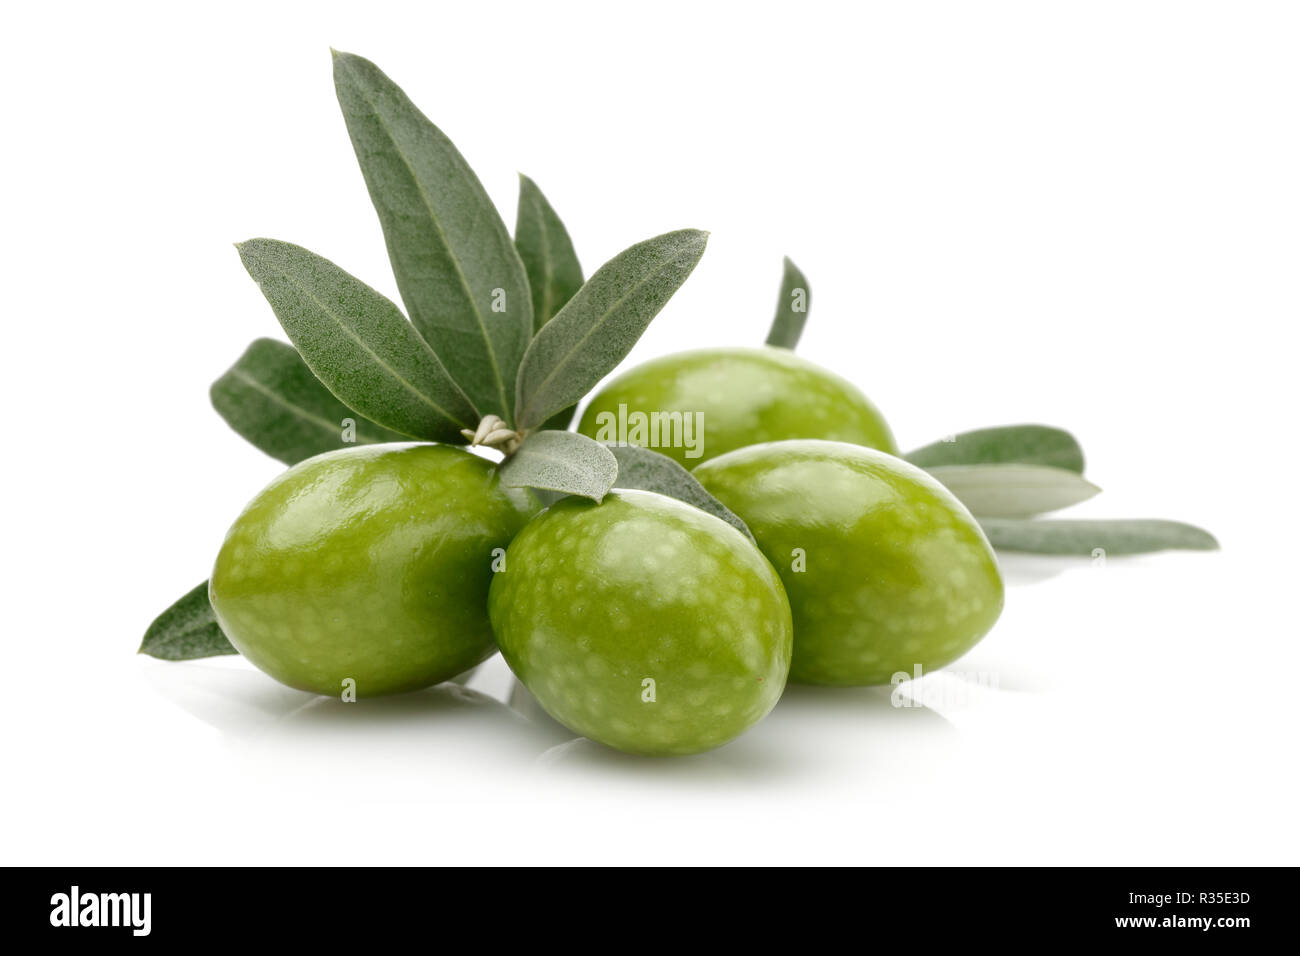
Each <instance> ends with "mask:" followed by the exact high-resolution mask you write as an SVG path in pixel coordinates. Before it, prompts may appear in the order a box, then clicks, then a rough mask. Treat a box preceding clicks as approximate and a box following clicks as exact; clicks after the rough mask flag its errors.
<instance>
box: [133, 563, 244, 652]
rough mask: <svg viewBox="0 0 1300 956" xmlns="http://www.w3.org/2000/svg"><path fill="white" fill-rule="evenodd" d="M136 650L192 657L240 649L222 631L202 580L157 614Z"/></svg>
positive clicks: (206, 583) (205, 583)
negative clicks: (138, 648)
mask: <svg viewBox="0 0 1300 956" xmlns="http://www.w3.org/2000/svg"><path fill="white" fill-rule="evenodd" d="M139 653H141V654H148V655H149V656H150V657H157V658H159V659H160V660H164V661H192V660H194V659H196V658H199V657H216V656H217V655H219V654H238V653H239V651H237V650H235V648H234V647H233V646H231V643H230V641H228V640H227V639H226V635H225V634H223V633H222V632H221V625H219V624H218V623H217V615H216V614H215V612H213V610H212V604H211V603H210V602H209V601H208V582H207V581H204V582H203V583H202V584H200V585H199V586H198V587H196V588H195V589H194V590H192V591H190V592H188V593H187V594H186V595H185V596H184V597H182V598H181V599H180V600H178V601H177V602H176V603H175V604H173V605H172V606H171V607H169V608H168V609H167V610H165V611H163V612H162V613H161V614H159V615H158V617H157V619H155V620H154V622H153V623H152V624H150V625H149V629H148V630H147V631H145V633H144V641H142V642H141V644H140V651H139Z"/></svg>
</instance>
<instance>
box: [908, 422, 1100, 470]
mask: <svg viewBox="0 0 1300 956" xmlns="http://www.w3.org/2000/svg"><path fill="white" fill-rule="evenodd" d="M903 457H904V458H906V459H907V460H908V461H910V462H911V463H912V464H914V465H916V466H918V467H920V468H932V467H935V466H937V465H984V464H1024V465H1050V466H1052V467H1053V468H1064V469H1066V470H1067V471H1073V472H1076V473H1079V474H1082V473H1083V449H1082V448H1080V447H1079V443H1078V442H1077V441H1076V440H1075V438H1074V436H1073V435H1071V434H1070V433H1069V432H1067V431H1065V430H1064V429H1062V428H1053V427H1052V426H1050V425H1001V426H998V427H996V428H977V429H975V430H974V431H969V432H961V433H960V434H957V435H953V436H951V437H949V438H947V439H945V440H943V441H937V442H934V443H932V444H929V445H926V446H924V447H923V448H918V449H916V450H915V451H912V452H908V453H907V454H906V455H904V456H903Z"/></svg>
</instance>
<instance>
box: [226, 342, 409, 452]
mask: <svg viewBox="0 0 1300 956" xmlns="http://www.w3.org/2000/svg"><path fill="white" fill-rule="evenodd" d="M211 395H212V405H213V407H214V408H216V410H217V411H218V412H219V413H220V414H221V417H222V418H224V419H225V420H226V424H228V425H229V426H230V427H231V428H233V429H234V430H235V431H236V432H238V433H239V434H240V435H242V436H244V438H246V439H247V440H248V441H250V442H251V443H252V444H254V445H256V446H257V447H258V448H260V449H261V450H262V451H264V452H266V453H267V454H268V455H270V456H271V457H272V458H275V459H278V460H279V461H282V462H284V463H285V464H286V465H294V464H297V463H298V462H300V461H302V460H304V459H306V458H310V457H312V456H313V455H319V454H321V453H322V452H327V451H334V450H335V449H338V448H346V447H348V442H346V441H344V430H345V427H346V426H345V425H344V423H345V422H351V423H352V425H351V428H350V431H351V432H352V437H353V439H354V441H355V443H356V444H358V445H371V444H375V443H378V442H390V441H406V436H405V435H400V434H398V433H397V432H395V431H390V430H389V429H387V428H384V427H383V426H382V425H376V424H375V423H374V422H372V421H370V420H369V419H367V418H364V417H363V416H361V415H359V414H357V413H356V412H354V411H352V409H350V408H348V407H347V406H346V405H344V404H343V403H342V402H340V401H339V400H338V399H337V398H335V397H334V396H333V395H331V394H330V392H329V389H327V388H326V387H325V386H324V385H322V384H321V383H320V380H319V379H317V378H316V376H315V375H313V374H312V372H311V369H309V368H308V367H307V363H306V362H304V361H303V360H302V357H301V356H300V355H299V354H298V351H297V349H295V348H294V347H293V346H292V345H286V344H285V343H284V342H277V341H276V340H275V339H257V340H256V341H254V342H253V343H252V344H251V345H250V346H249V347H248V348H247V349H246V350H245V352H244V354H243V355H241V356H240V357H239V359H238V360H237V361H236V362H235V364H234V365H232V366H231V367H230V369H229V370H228V371H227V372H226V374H224V375H222V376H221V378H219V379H217V380H216V381H215V382H213V383H212V390H211Z"/></svg>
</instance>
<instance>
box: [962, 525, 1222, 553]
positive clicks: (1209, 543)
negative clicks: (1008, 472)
mask: <svg viewBox="0 0 1300 956" xmlns="http://www.w3.org/2000/svg"><path fill="white" fill-rule="evenodd" d="M980 525H981V526H982V527H983V528H984V533H985V534H986V535H988V539H989V543H990V544H992V545H993V547H995V548H997V549H998V550H1000V551H1025V552H1030V553H1033V554H1074V555H1082V556H1085V557H1087V556H1093V555H1096V554H1098V553H1099V552H1105V554H1107V555H1120V554H1145V553H1147V552H1150V551H1167V550H1190V551H1212V550H1215V549H1216V548H1218V547H1219V542H1218V541H1216V540H1215V539H1214V535H1212V534H1210V533H1209V532H1208V531H1205V530H1203V529H1201V528H1197V527H1195V526H1194V525H1190V524H1183V523H1182V522H1180V521H1161V520H1158V519H1154V518H1132V519H1125V520H1118V521H1057V520H1045V521H1026V520H1017V519H1013V518H981V519H980Z"/></svg>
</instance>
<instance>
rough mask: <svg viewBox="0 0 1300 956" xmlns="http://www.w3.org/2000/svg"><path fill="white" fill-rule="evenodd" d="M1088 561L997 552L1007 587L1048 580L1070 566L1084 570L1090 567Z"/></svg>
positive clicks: (1076, 558) (1069, 557) (1066, 557)
mask: <svg viewBox="0 0 1300 956" xmlns="http://www.w3.org/2000/svg"><path fill="white" fill-rule="evenodd" d="M1090 562H1091V559H1090V558H1080V557H1074V556H1056V555H1043V554H1020V553H1018V552H1015V551H999V552H998V567H1000V568H1001V569H1002V580H1003V582H1004V583H1005V584H1006V585H1007V586H1008V587H1017V586H1023V585H1029V584H1038V583H1039V582H1040V581H1048V580H1050V579H1052V578H1054V577H1056V576H1057V575H1058V574H1061V573H1062V572H1063V571H1067V570H1070V569H1071V568H1079V569H1081V570H1084V571H1086V570H1088V569H1089V567H1091V564H1090Z"/></svg>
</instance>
